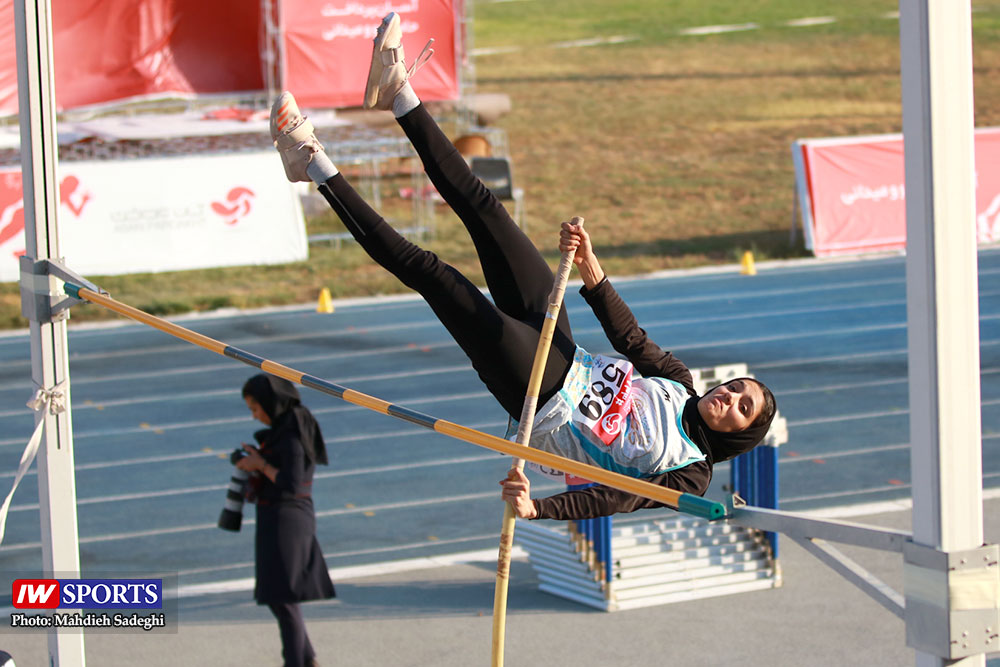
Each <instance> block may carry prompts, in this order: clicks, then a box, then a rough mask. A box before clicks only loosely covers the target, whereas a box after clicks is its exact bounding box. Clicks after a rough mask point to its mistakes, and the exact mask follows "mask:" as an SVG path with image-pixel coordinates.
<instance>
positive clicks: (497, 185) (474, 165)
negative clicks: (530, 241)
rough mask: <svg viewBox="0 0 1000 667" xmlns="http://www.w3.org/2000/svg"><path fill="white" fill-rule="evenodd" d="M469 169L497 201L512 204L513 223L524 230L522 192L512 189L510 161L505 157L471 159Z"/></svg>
mask: <svg viewBox="0 0 1000 667" xmlns="http://www.w3.org/2000/svg"><path fill="white" fill-rule="evenodd" d="M469 167H470V168H471V169H472V173H474V174H475V175H476V176H478V177H479V180H481V181H482V182H483V185H485V186H486V187H488V188H489V189H490V190H491V191H492V192H493V195H494V196H495V197H496V198H497V199H499V200H501V201H513V202H514V216H513V217H514V222H515V223H517V225H518V227H520V228H521V229H524V228H525V227H524V223H523V217H524V190H523V189H522V188H517V187H514V180H513V178H512V175H511V166H510V160H509V159H508V158H506V157H472V158H471V159H470V160H469Z"/></svg>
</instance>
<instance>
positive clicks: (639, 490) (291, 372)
mask: <svg viewBox="0 0 1000 667" xmlns="http://www.w3.org/2000/svg"><path fill="white" fill-rule="evenodd" d="M64 287H65V290H66V294H68V295H70V296H71V297H74V298H76V299H81V300H84V301H89V302H90V303H93V304H96V305H98V306H101V307H103V308H107V309H108V310H110V311H113V312H115V313H118V314H119V315H122V316H124V317H127V318H129V319H131V320H134V321H136V322H140V323H142V324H145V325H148V326H151V327H153V328H154V329H159V330H160V331H163V332H164V333H168V334H170V335H171V336H174V337H176V338H179V339H181V340H183V341H187V342H188V343H191V344H193V345H197V346H198V347H201V348H204V349H206V350H209V351H210V352H215V353H216V354H221V355H223V356H225V357H229V358H230V359H235V360H236V361H240V362H242V363H244V364H247V365H248V366H253V367H254V368H259V369H260V370H262V371H264V372H265V373H270V374H271V375H275V376H277V377H280V378H284V379H286V380H288V381H289V382H294V383H296V384H300V385H302V386H304V387H309V388H310V389H315V390H317V391H320V392H323V393H324V394H329V395H330V396H333V397H335V398H339V399H341V400H343V401H346V402H348V403H351V404H353V405H358V406H361V407H363V408H367V409H369V410H373V411H375V412H379V413H381V414H384V415H389V416H390V417H395V418H396V419H402V420H403V421H407V422H410V423H411V424H416V425H417V426H422V427H424V428H427V429H430V430H432V431H436V432H438V433H441V434H442V435H447V436H449V437H452V438H455V439H457V440H462V441H464V442H468V443H471V444H473V445H478V446H480V447H485V448H486V449H490V450H493V451H495V452H499V453H501V454H506V455H508V456H514V457H519V458H523V459H525V460H527V461H531V462H532V463H537V464H539V465H541V466H545V467H548V468H554V469H556V470H561V471H563V472H566V473H569V474H571V475H576V476H578V477H584V478H586V479H589V480H591V481H594V482H598V483H600V484H605V485H607V486H610V487H613V488H616V489H620V490H622V491H626V492H628V493H633V494H635V495H637V496H642V497H644V498H650V499H652V500H655V501H658V502H661V503H663V504H665V505H667V506H668V507H671V508H673V509H676V510H679V511H681V512H686V513H688V514H692V515H695V516H700V517H702V518H704V519H709V520H713V519H722V518H724V517H725V516H726V506H725V505H724V504H723V503H720V502H717V501H714V500H708V499H706V498H702V497H701V496H696V495H694V494H691V493H683V492H681V491H676V490H674V489H668V488H665V487H662V486H657V485H656V484H650V483H649V482H644V481H642V480H640V479H635V478H633V477H626V476H625V475H619V474H618V473H615V472H610V471H608V470H604V469H603V468H598V467H596V466H592V465H587V464H586V463H580V462H578V461H573V460H571V459H567V458H564V457H562V456H557V455H555V454H550V453H548V452H543V451H541V450H538V449H532V448H531V447H527V446H525V445H519V444H517V443H515V442H511V441H510V440H505V439H504V438H501V437H498V436H495V435H490V434H489V433H483V432H482V431H477V430H475V429H472V428H469V427H467V426H461V425H459V424H455V423H453V422H449V421H445V420H443V419H437V418H435V417H431V416H429V415H425V414H423V413H422V412H417V411H416V410H411V409H409V408H405V407H402V406H398V405H393V404H392V403H389V402H388V401H383V400H382V399H380V398H375V397H374V396H369V395H367V394H363V393H361V392H359V391H355V390H353V389H348V388H346V387H342V386H340V385H338V384H335V383H333V382H330V381H329V380H324V379H322V378H318V377H316V376H314V375H308V374H306V373H303V372H302V371H297V370H295V369H294V368H289V367H288V366H283V365H282V364H279V363H276V362H274V361H270V360H268V359H264V358H263V357H258V356H257V355H255V354H251V353H250V352H247V351H245V350H241V349H240V348H238V347H233V346H232V345H227V344H225V343H222V342H220V341H217V340H215V339H214V338H209V337H208V336H203V335H202V334H200V333H197V332H195V331H191V330H190V329H185V328H184V327H182V326H178V325H176V324H174V323H172V322H168V321H166V320H164V319H161V318H159V317H156V316H155V315H150V314H149V313H146V312H143V311H141V310H139V309H137V308H133V307H132V306H129V305H127V304H124V303H121V302H120V301H116V300H115V299H112V298H111V297H109V296H107V295H106V294H99V293H97V292H95V291H93V290H90V289H87V288H85V287H80V286H79V285H76V284H73V283H69V282H67V283H66V284H65V285H64Z"/></svg>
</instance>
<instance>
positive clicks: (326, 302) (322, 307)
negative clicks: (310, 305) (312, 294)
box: [316, 287, 333, 313]
mask: <svg viewBox="0 0 1000 667" xmlns="http://www.w3.org/2000/svg"><path fill="white" fill-rule="evenodd" d="M316 312H317V313H332V312H333V297H331V296H330V288H328V287H324V288H323V289H322V290H320V293H319V303H318V304H316Z"/></svg>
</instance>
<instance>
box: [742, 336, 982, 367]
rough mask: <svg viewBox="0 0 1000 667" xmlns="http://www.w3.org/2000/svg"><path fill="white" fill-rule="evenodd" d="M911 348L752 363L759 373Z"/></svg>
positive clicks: (856, 358)
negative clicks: (761, 370) (767, 369)
mask: <svg viewBox="0 0 1000 667" xmlns="http://www.w3.org/2000/svg"><path fill="white" fill-rule="evenodd" d="M998 343H1000V340H984V341H982V342H981V343H979V348H980V349H982V348H984V347H993V346H994V345H997V344H998ZM908 352H909V350H907V349H906V348H905V347H903V348H896V349H894V350H876V351H874V352H853V353H851V354H838V355H835V356H828V357H805V358H798V359H786V360H783V361H761V362H758V363H754V364H753V365H752V368H753V371H754V372H755V373H757V372H758V371H759V370H760V369H761V368H785V367H788V366H804V365H806V364H828V363H834V362H845V361H858V360H861V359H871V358H872V357H877V358H882V357H888V356H895V355H900V354H907V353H908Z"/></svg>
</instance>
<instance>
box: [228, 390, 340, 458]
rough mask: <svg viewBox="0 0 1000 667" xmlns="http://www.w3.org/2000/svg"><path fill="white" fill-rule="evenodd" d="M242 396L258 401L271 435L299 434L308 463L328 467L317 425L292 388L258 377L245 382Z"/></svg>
mask: <svg viewBox="0 0 1000 667" xmlns="http://www.w3.org/2000/svg"><path fill="white" fill-rule="evenodd" d="M243 395H244V396H250V397H252V398H253V399H254V400H255V401H257V402H258V403H259V404H260V407H261V409H263V410H264V412H265V414H267V416H268V417H270V418H271V432H272V434H274V435H278V434H280V433H283V432H285V431H290V432H292V433H296V434H298V436H299V441H300V442H301V443H302V449H304V450H305V453H306V459H307V460H309V461H312V462H314V463H322V464H324V465H325V464H327V463H328V460H327V458H326V443H325V442H323V434H322V433H321V432H320V430H319V424H318V423H316V418H315V417H313V416H312V413H311V412H309V408H307V407H305V406H304V405H302V402H301V399H300V398H299V391H298V389H296V388H295V385H294V384H292V383H291V382H289V381H288V380H285V379H283V378H279V377H275V376H273V375H267V374H266V373H261V374H259V375H254V376H253V377H252V378H250V379H249V380H247V381H246V384H244V385H243Z"/></svg>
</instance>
